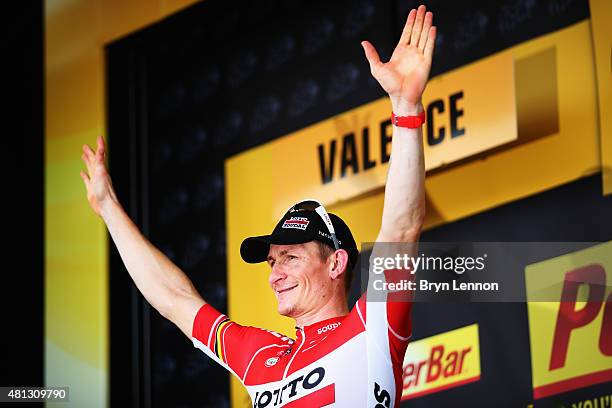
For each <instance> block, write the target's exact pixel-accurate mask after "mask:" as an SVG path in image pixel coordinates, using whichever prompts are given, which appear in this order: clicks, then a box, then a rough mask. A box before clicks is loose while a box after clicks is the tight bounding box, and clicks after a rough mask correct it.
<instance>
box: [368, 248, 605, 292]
mask: <svg viewBox="0 0 612 408" xmlns="http://www.w3.org/2000/svg"><path fill="white" fill-rule="evenodd" d="M596 245H599V243H585V242H579V243H568V242H538V243H534V242H459V243H457V242H454V243H433V242H421V243H418V244H406V243H401V244H399V243H376V244H363V245H362V255H361V260H360V264H361V267H360V271H361V277H360V279H361V286H362V291H363V290H366V289H367V291H368V296H367V299H368V301H388V300H392V301H415V302H449V301H450V302H525V301H559V300H560V298H559V296H560V294H561V295H563V296H567V297H568V298H569V297H572V299H574V298H575V296H574V295H573V294H571V293H569V294H567V295H564V294H565V293H566V292H568V291H569V292H571V291H572V290H573V289H571V288H569V287H566V286H567V279H568V277H570V279H573V278H571V277H572V276H574V275H572V274H571V272H572V270H573V267H574V266H576V265H577V263H576V262H570V263H569V264H568V265H567V266H566V267H565V268H566V269H567V271H565V272H567V273H568V274H569V275H568V274H566V273H561V272H560V269H559V267H551V270H550V272H546V271H545V272H541V270H542V268H536V267H535V266H537V265H540V263H542V262H549V261H550V260H551V259H556V258H558V257H561V256H566V258H568V259H570V260H571V259H574V260H577V259H578V258H579V255H578V254H580V253H582V252H581V251H584V250H588V248H590V247H593V246H596ZM572 254H576V256H573V255H572ZM598 256H599V257H601V255H598ZM592 261H593V262H597V259H593V260H592ZM608 261H610V260H609V259H605V260H604V259H602V260H601V262H608ZM534 268H535V269H537V270H538V271H539V272H535V273H531V274H528V271H529V270H534ZM591 275H592V274H591ZM591 275H589V274H582V275H581V276H585V277H586V278H584V279H586V281H585V282H582V283H583V284H585V285H588V288H589V289H590V290H591V292H592V293H594V294H595V295H597V294H598V293H606V292H607V291H606V288H607V286H606V281H605V280H603V281H602V280H601V279H598V278H595V277H594V278H592V279H591V278H589V276H591ZM593 276H595V275H593ZM528 277H529V282H530V285H526V282H527V278H528ZM568 288H569V289H568ZM570 289H571V290H570ZM602 296H603V295H602ZM589 300H590V298H589Z"/></svg>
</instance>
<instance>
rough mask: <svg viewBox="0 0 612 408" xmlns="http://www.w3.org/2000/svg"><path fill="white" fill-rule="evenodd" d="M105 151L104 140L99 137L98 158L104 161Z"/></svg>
mask: <svg viewBox="0 0 612 408" xmlns="http://www.w3.org/2000/svg"><path fill="white" fill-rule="evenodd" d="M105 150H106V149H105V146H104V139H103V138H102V136H98V150H97V151H96V158H100V159H102V160H104V153H105Z"/></svg>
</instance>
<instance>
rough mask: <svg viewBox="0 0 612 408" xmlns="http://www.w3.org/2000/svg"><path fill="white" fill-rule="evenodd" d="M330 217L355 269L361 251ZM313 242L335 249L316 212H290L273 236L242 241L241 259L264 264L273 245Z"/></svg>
mask: <svg viewBox="0 0 612 408" xmlns="http://www.w3.org/2000/svg"><path fill="white" fill-rule="evenodd" d="M329 218H330V219H331V222H332V224H333V226H334V231H335V233H336V238H337V239H338V244H339V246H340V249H344V250H345V251H346V252H347V253H348V257H349V261H350V263H351V265H352V266H353V267H354V266H355V265H356V262H357V257H358V256H359V251H358V250H357V244H356V243H355V239H354V238H353V234H351V230H350V229H349V227H348V226H347V225H346V223H345V222H344V221H342V219H341V218H340V217H338V216H337V215H336V214H332V213H329ZM310 241H319V242H322V243H324V244H327V245H329V246H330V247H332V248H335V246H334V241H333V240H332V237H331V234H330V233H329V230H328V229H327V226H326V225H325V222H324V221H323V219H322V218H321V216H320V215H319V214H318V213H317V212H315V211H308V210H300V211H294V212H287V213H286V214H285V215H284V216H283V218H281V220H280V221H279V222H278V224H276V227H275V228H274V231H272V234H270V235H260V236H257V237H249V238H246V239H245V240H244V241H242V244H241V245H240V256H242V259H244V261H245V262H248V263H258V262H264V261H266V260H267V259H268V251H269V250H270V244H275V245H292V244H303V243H306V242H310Z"/></svg>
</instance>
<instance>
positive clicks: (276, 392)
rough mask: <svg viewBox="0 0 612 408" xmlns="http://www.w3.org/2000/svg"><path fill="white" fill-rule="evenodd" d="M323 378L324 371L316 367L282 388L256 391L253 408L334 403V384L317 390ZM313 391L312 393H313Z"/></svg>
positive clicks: (319, 405)
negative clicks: (289, 404) (288, 404)
mask: <svg viewBox="0 0 612 408" xmlns="http://www.w3.org/2000/svg"><path fill="white" fill-rule="evenodd" d="M324 378H325V369H324V368H323V367H317V368H315V369H313V370H312V371H310V372H309V373H308V374H306V375H301V376H299V377H297V378H294V379H293V380H291V381H289V382H288V383H287V384H285V385H283V386H282V387H279V388H276V389H273V390H266V391H257V392H256V393H255V398H254V399H253V401H254V402H253V408H265V407H279V406H281V405H284V404H287V403H288V402H291V406H296V407H297V406H300V407H302V406H303V407H307V406H308V407H323V406H325V405H329V404H332V403H334V402H336V396H335V387H334V384H329V385H327V386H325V387H322V388H320V389H318V390H315V389H316V388H317V386H319V385H321V383H322V382H323V379H324ZM313 390H314V391H313Z"/></svg>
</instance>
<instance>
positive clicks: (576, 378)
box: [525, 242, 612, 399]
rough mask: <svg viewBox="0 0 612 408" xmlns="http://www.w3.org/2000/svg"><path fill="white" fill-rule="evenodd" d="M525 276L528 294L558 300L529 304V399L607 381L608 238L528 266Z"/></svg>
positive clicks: (611, 324)
mask: <svg viewBox="0 0 612 408" xmlns="http://www.w3.org/2000/svg"><path fill="white" fill-rule="evenodd" d="M525 278H526V287H527V293H528V298H529V295H530V293H537V291H538V290H555V291H556V294H557V299H559V302H529V303H528V311H529V332H530V336H529V338H530V345H531V364H532V373H533V374H532V375H533V396H534V398H536V399H538V398H545V397H548V396H551V395H555V394H560V393H562V392H567V391H571V390H573V389H577V388H582V387H586V386H589V385H594V384H599V383H605V382H611V381H612V368H611V367H612V291H611V290H610V282H612V242H606V243H603V244H599V245H595V246H592V247H590V248H587V249H584V250H581V251H577V252H573V253H570V254H567V255H563V256H559V257H556V258H552V259H549V260H546V261H542V262H538V263H536V264H532V265H529V266H527V267H526V268H525ZM560 283H561V284H560ZM542 288H546V289H542ZM551 298H554V296H551Z"/></svg>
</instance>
